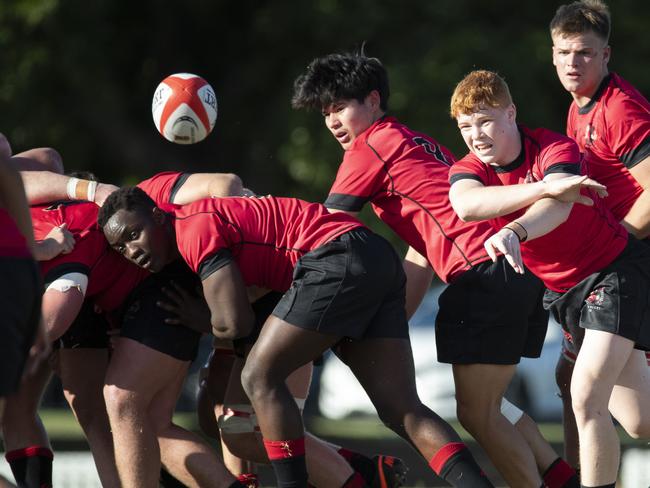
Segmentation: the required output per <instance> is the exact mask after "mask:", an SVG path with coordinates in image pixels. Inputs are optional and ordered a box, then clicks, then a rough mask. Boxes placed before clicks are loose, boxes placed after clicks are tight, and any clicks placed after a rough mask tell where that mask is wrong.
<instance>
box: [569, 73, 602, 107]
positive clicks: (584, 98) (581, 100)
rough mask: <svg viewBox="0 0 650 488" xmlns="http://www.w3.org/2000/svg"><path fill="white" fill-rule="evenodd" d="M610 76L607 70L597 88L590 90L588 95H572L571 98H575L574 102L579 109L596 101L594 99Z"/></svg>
mask: <svg viewBox="0 0 650 488" xmlns="http://www.w3.org/2000/svg"><path fill="white" fill-rule="evenodd" d="M608 76H609V71H608V70H605V72H604V73H603V74H602V75H601V77H600V78H599V79H598V83H596V84H595V86H594V87H593V88H592V89H591V90H589V92H587V93H571V96H572V97H573V100H574V101H575V103H576V105H577V106H578V108H582V107H584V106H585V105H587V104H589V103H591V101H592V100H593V99H594V97H595V96H596V95H597V94H598V92H599V91H600V86H601V85H602V84H603V80H604V79H605V78H607V77H608Z"/></svg>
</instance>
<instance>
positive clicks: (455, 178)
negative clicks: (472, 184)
mask: <svg viewBox="0 0 650 488" xmlns="http://www.w3.org/2000/svg"><path fill="white" fill-rule="evenodd" d="M460 180H474V181H478V182H479V183H483V180H482V179H481V178H480V177H479V176H477V175H475V174H474V173H456V174H455V175H451V176H450V177H449V184H450V185H453V184H454V183H456V182H457V181H460Z"/></svg>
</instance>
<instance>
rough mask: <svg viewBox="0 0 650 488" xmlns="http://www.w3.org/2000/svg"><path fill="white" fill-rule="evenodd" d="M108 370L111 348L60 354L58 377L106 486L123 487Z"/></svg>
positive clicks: (63, 351) (66, 351) (88, 349)
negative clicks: (116, 454)
mask: <svg viewBox="0 0 650 488" xmlns="http://www.w3.org/2000/svg"><path fill="white" fill-rule="evenodd" d="M107 368H108V350H107V349H91V348H75V349H62V350H60V351H59V361H58V374H59V376H60V377H61V382H62V384H63V393H64V395H65V398H66V400H67V401H68V404H69V405H70V408H71V409H72V411H73V413H74V415H75V417H76V418H77V421H78V422H79V425H81V428H82V429H83V431H84V434H85V435H86V439H87V440H88V444H89V446H90V451H91V452H92V455H93V460H94V461H95V466H96V467H97V472H98V473H99V479H100V480H101V482H102V486H119V477H118V475H117V468H116V466H115V457H114V455H113V437H112V435H111V429H110V425H109V422H108V415H107V413H106V404H105V403H104V395H103V387H104V378H105V376H106V370H107Z"/></svg>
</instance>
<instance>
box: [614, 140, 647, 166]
mask: <svg viewBox="0 0 650 488" xmlns="http://www.w3.org/2000/svg"><path fill="white" fill-rule="evenodd" d="M648 156H650V136H648V137H646V138H645V139H644V141H643V142H642V143H641V144H639V145H638V146H637V147H636V148H634V149H633V150H632V151H630V152H629V153H627V154H624V155H623V156H621V158H620V160H621V163H623V164H624V165H625V167H626V168H627V169H630V168H633V167H635V166H636V165H637V164H639V163H640V162H641V161H643V160H644V159H645V158H647V157H648Z"/></svg>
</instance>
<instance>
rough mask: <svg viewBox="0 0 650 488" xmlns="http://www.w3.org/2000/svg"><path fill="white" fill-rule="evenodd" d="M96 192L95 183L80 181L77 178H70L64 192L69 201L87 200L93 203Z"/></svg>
mask: <svg viewBox="0 0 650 488" xmlns="http://www.w3.org/2000/svg"><path fill="white" fill-rule="evenodd" d="M96 191H97V182H96V181H89V180H80V179H79V178H70V179H69V180H68V184H67V185H66V187H65V192H66V193H67V195H68V198H69V199H70V200H87V201H89V202H94V201H95V193H96Z"/></svg>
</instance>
